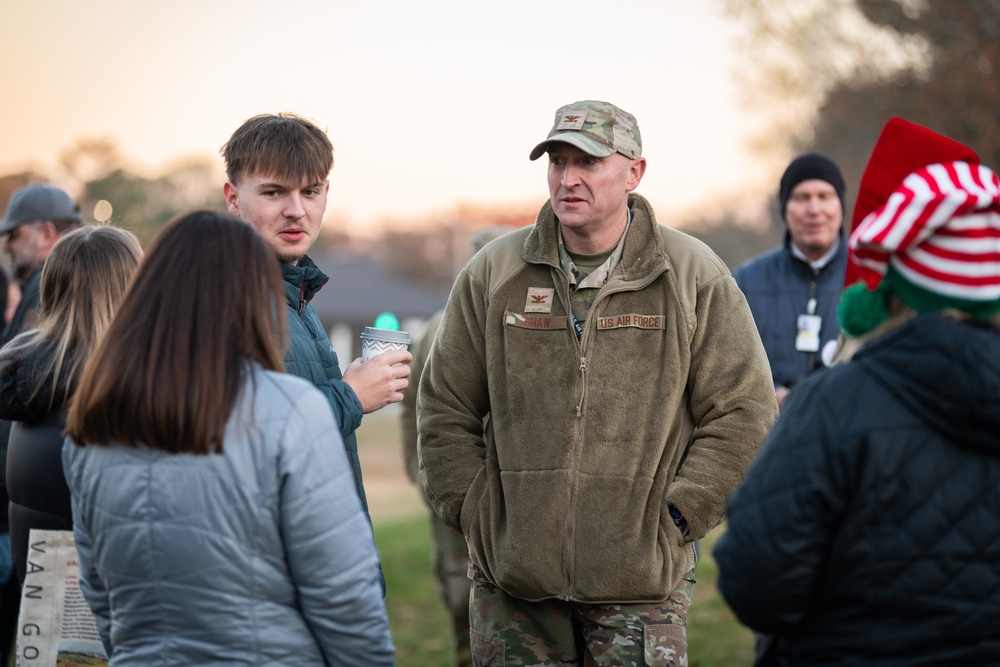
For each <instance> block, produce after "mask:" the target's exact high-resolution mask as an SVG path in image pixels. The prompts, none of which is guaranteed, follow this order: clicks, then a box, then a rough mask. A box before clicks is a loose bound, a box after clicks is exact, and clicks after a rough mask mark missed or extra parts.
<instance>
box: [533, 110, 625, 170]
mask: <svg viewBox="0 0 1000 667" xmlns="http://www.w3.org/2000/svg"><path fill="white" fill-rule="evenodd" d="M553 141H561V142H563V143H567V144H570V145H571V146H576V147H577V148H579V149H580V150H582V151H583V152H585V153H588V154H589V155H593V156H594V157H607V156H609V155H613V154H614V153H621V154H622V155H624V156H625V157H627V158H629V159H631V160H634V159H636V158H637V157H639V156H640V155H642V137H641V136H640V135H639V124H638V123H637V122H636V120H635V116H633V115H632V114H630V113H629V112H627V111H623V110H621V109H619V108H618V107H616V106H615V105H614V104H611V103H610V102H598V101H596V100H584V101H582V102H573V104H567V105H566V106H564V107H562V108H561V109H559V111H557V112H556V120H555V124H553V126H552V129H551V130H549V136H548V137H546V138H545V141H543V142H542V143H540V144H538V145H537V146H535V148H534V149H533V150H532V151H531V155H530V156H529V157H530V158H531V159H532V160H537V159H538V158H539V157H541V156H542V153H544V152H545V151H547V150H548V148H549V143H551V142H553Z"/></svg>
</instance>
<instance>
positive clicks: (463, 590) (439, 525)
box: [431, 512, 472, 667]
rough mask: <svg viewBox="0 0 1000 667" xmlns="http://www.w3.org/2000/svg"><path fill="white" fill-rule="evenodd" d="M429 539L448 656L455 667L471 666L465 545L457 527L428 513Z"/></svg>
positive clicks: (466, 548) (467, 562)
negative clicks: (448, 631) (449, 649)
mask: <svg viewBox="0 0 1000 667" xmlns="http://www.w3.org/2000/svg"><path fill="white" fill-rule="evenodd" d="M431 542H432V547H433V549H434V553H433V558H434V578H435V579H437V583H438V591H439V592H440V593H441V600H442V601H443V602H444V605H445V607H446V609H447V611H448V618H449V620H450V621H451V630H452V657H453V660H454V664H455V667H472V649H471V648H470V646H469V589H470V588H471V587H472V581H470V580H469V574H468V571H469V547H468V546H467V545H466V543H465V538H464V537H463V536H462V534H461V533H459V532H458V531H457V530H455V529H453V528H449V527H448V526H446V525H445V523H444V522H443V521H441V519H439V518H438V517H437V515H436V514H434V512H431Z"/></svg>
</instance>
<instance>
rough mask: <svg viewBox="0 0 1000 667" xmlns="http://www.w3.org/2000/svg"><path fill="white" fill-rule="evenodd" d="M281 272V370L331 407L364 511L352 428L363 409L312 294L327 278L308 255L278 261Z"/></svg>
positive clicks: (362, 486) (365, 502)
mask: <svg viewBox="0 0 1000 667" xmlns="http://www.w3.org/2000/svg"><path fill="white" fill-rule="evenodd" d="M281 273H282V276H283V277H284V279H285V298H286V299H287V304H288V332H287V335H288V348H287V349H286V350H285V371H286V372H288V373H291V374H292V375H298V376H299V377H301V378H305V379H306V380H309V381H310V382H312V383H313V384H314V385H316V388H317V389H319V390H320V391H321V392H323V395H324V396H326V399H327V400H328V401H329V402H330V406H331V407H332V408H333V417H334V419H336V420H337V426H338V428H340V435H341V437H342V438H343V439H344V448H345V449H346V450H347V456H348V459H349V460H350V462H351V467H352V468H353V469H354V479H355V482H356V485H357V489H358V496H359V497H360V498H361V506H362V507H363V508H364V510H365V513H366V514H367V512H368V499H367V498H366V497H365V487H364V481H363V479H362V477H361V463H360V462H359V461H358V439H357V437H356V436H355V435H354V432H355V431H356V430H357V428H358V427H359V426H360V425H361V417H362V416H363V415H364V411H363V409H362V408H361V401H359V400H358V397H357V395H356V394H355V393H354V390H353V389H351V388H350V386H348V385H347V384H346V383H345V382H344V381H343V380H342V379H341V378H342V374H341V372H340V362H339V360H338V359H337V353H336V352H335V351H334V349H333V345H332V344H331V343H330V338H329V337H328V336H327V335H326V330H325V329H323V324H322V323H321V322H320V319H319V316H318V315H317V314H316V309H315V308H313V306H312V303H310V301H312V298H313V297H314V296H315V295H316V293H317V292H319V290H320V289H321V288H322V287H323V286H324V285H325V284H326V283H327V281H328V280H329V278H328V277H327V276H326V275H325V274H324V273H323V272H322V271H320V270H319V268H318V267H317V266H316V264H314V263H313V261H312V260H311V259H310V258H309V257H303V258H302V259H300V260H299V263H298V264H297V265H294V266H293V265H292V264H286V263H284V262H282V264H281Z"/></svg>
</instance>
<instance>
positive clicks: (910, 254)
mask: <svg viewBox="0 0 1000 667" xmlns="http://www.w3.org/2000/svg"><path fill="white" fill-rule="evenodd" d="M848 244H849V247H850V255H851V260H852V261H854V262H855V263H857V265H858V266H860V267H862V268H863V269H865V270H866V274H867V276H868V279H867V286H866V287H867V289H866V291H869V292H875V293H881V294H882V296H885V295H886V294H887V293H891V294H895V295H896V296H898V297H899V298H900V299H901V300H902V301H903V302H904V303H905V304H906V305H908V306H909V307H911V308H913V309H914V310H916V311H919V312H932V311H939V310H946V309H958V310H961V311H964V312H966V313H969V314H971V315H973V316H975V317H988V316H990V315H993V314H994V313H996V312H998V311H1000V180H998V179H997V176H996V174H994V173H993V171H992V170H990V169H989V168H988V167H984V166H982V165H979V164H971V163H969V162H962V161H955V162H944V163H938V164H932V165H929V166H926V167H922V168H920V169H918V170H917V171H915V172H913V173H911V174H910V175H909V176H907V177H906V178H905V179H904V180H903V182H902V184H901V185H900V186H899V187H897V188H896V190H895V191H894V192H893V193H892V194H891V195H890V196H889V199H888V200H887V201H886V202H885V203H884V204H883V205H882V206H880V207H879V208H877V209H876V210H875V211H873V212H872V213H870V214H869V215H868V216H867V217H865V218H864V220H862V221H861V223H860V224H859V225H858V226H857V227H856V228H855V229H854V231H853V232H852V233H851V236H850V240H849V242H848ZM879 277H880V278H879ZM862 285H863V283H862V284H859V285H856V286H855V287H854V288H852V289H851V290H849V291H850V292H855V293H856V292H857V290H861V289H865V287H863V286H862ZM882 302H883V303H884V300H882ZM860 306H861V304H860V302H859V301H856V300H852V298H851V297H850V295H849V294H848V292H845V294H844V299H843V300H842V302H841V313H840V319H841V326H842V327H843V328H844V330H845V332H846V333H847V334H848V335H852V336H857V335H860V334H861V333H866V332H867V331H869V330H871V329H872V328H874V327H875V326H876V325H877V324H879V323H880V321H879V320H881V319H884V317H881V316H879V317H873V316H872V314H871V313H870V312H867V311H866V312H861V310H864V308H867V306H864V307H863V308H862V307H860ZM852 311H853V312H852ZM886 315H887V314H886ZM873 320H874V321H873Z"/></svg>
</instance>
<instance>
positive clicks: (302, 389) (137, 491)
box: [63, 367, 394, 667]
mask: <svg viewBox="0 0 1000 667" xmlns="http://www.w3.org/2000/svg"><path fill="white" fill-rule="evenodd" d="M223 445H224V448H225V452H224V453H223V454H215V455H209V456H194V455H189V454H168V453H166V452H162V451H153V450H150V449H146V448H142V447H140V448H129V447H122V446H119V445H111V446H98V445H90V446H87V447H84V448H80V447H76V446H75V445H73V444H72V442H71V441H69V440H67V441H66V443H65V445H64V448H63V464H64V467H65V470H66V477H67V482H68V483H69V487H70V490H71V491H72V494H73V516H74V521H75V528H74V530H75V533H76V540H77V548H78V550H79V563H80V583H81V587H82V588H83V592H84V595H85V597H86V598H87V601H88V603H89V604H90V606H91V608H92V609H93V610H94V612H95V614H96V616H97V621H98V628H99V630H100V632H101V637H102V639H103V640H104V643H105V646H106V647H107V648H108V650H109V653H110V655H111V662H110V664H111V665H112V666H120V665H143V666H144V667H151V666H154V665H345V666H348V665H349V666H352V667H356V666H357V665H392V664H394V649H393V646H392V642H391V639H390V636H389V626H388V621H387V617H386V612H385V607H384V604H383V602H382V591H381V589H380V587H379V581H378V576H379V574H378V561H377V558H376V554H375V543H374V540H373V538H372V532H371V528H370V527H369V524H368V522H367V521H366V519H365V515H364V514H363V513H362V510H361V504H360V502H359V500H358V495H357V493H355V489H354V482H353V480H352V476H351V470H350V465H349V463H348V460H347V457H346V456H345V455H344V449H343V444H342V442H341V438H340V435H339V432H338V429H337V428H336V426H335V425H334V421H333V416H332V414H331V410H330V406H329V404H328V402H327V401H326V399H325V398H324V396H323V395H322V394H321V393H320V392H319V391H318V390H316V389H315V388H314V387H313V386H312V385H311V384H309V383H308V382H306V381H304V380H301V379H299V378H296V377H292V376H289V375H284V374H278V373H273V372H269V371H264V370H262V369H260V368H259V367H255V368H254V370H253V372H252V373H251V374H250V377H249V379H248V382H247V384H246V385H245V387H244V391H243V393H242V395H241V397H240V398H239V399H238V401H237V404H236V407H235V408H234V410H233V414H232V415H231V417H230V419H229V423H228V424H227V427H226V433H225V440H224V442H223Z"/></svg>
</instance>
